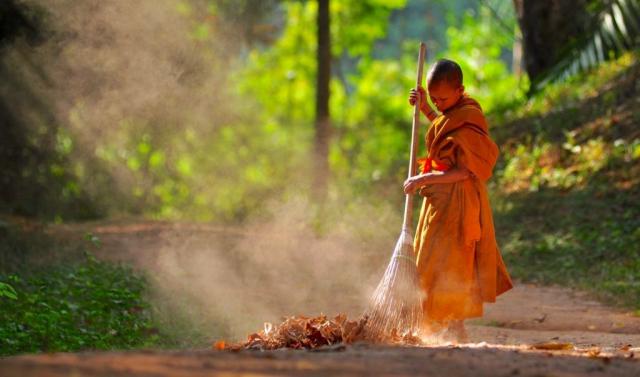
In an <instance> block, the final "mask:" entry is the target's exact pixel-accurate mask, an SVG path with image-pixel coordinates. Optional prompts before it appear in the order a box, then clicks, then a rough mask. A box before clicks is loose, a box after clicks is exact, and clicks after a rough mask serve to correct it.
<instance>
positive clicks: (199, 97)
mask: <svg viewBox="0 0 640 377" xmlns="http://www.w3.org/2000/svg"><path fill="white" fill-rule="evenodd" d="M179 3H180V2H177V1H174V0H137V1H125V0H108V1H105V0H83V1H76V0H21V1H20V4H21V7H22V8H24V9H25V12H27V13H29V12H30V13H29V14H31V13H33V14H37V15H39V16H37V17H36V16H34V19H36V20H38V21H37V22H36V24H37V25H38V27H39V28H40V29H42V31H41V32H40V38H39V39H38V41H37V43H32V42H30V41H28V40H26V39H25V38H17V39H16V40H15V42H12V43H11V44H10V45H7V46H3V49H2V51H1V53H0V79H2V80H1V81H0V96H1V99H2V100H3V101H4V102H6V103H7V107H8V108H10V109H11V112H12V115H11V116H12V118H11V119H15V121H16V122H19V123H20V125H19V127H17V128H18V129H19V130H21V132H23V133H24V134H29V133H30V134H34V135H42V134H43V133H46V134H47V135H49V136H48V137H47V138H42V137H41V139H40V140H39V141H38V142H39V143H46V144H49V145H50V148H51V149H56V148H60V147H61V145H62V146H63V145H64V143H60V142H58V141H57V138H58V137H59V135H58V130H62V131H64V133H65V134H68V135H70V137H71V139H72V140H73V148H70V152H64V153H69V155H65V158H67V159H68V160H69V161H70V164H69V165H70V166H72V168H71V169H70V170H72V171H74V172H75V173H76V174H79V175H84V176H88V177H89V178H88V179H84V181H83V182H81V185H82V188H83V190H86V191H87V192H89V193H90V194H92V195H91V198H92V199H93V200H94V201H99V200H104V199H105V198H108V197H110V196H113V194H114V193H117V192H122V193H127V195H131V194H130V193H131V191H132V190H131V187H132V186H133V184H134V183H136V182H134V180H135V179H138V181H139V178H136V177H135V176H133V175H132V172H131V169H130V168H128V167H127V166H126V165H125V164H120V165H118V164H115V163H111V164H110V165H109V166H107V164H105V163H104V160H105V159H109V158H111V157H104V156H105V152H104V151H105V150H108V151H116V153H119V155H118V157H117V158H118V159H120V160H122V159H126V158H128V156H127V155H126V154H127V153H129V154H130V153H131V152H130V150H131V149H132V147H131V145H132V144H133V143H135V142H136V141H138V139H139V138H140V137H141V136H142V135H144V134H151V135H152V136H153V141H154V144H156V146H158V145H159V147H161V148H164V149H165V151H166V152H167V159H170V158H171V154H172V148H174V145H176V144H178V143H175V141H176V140H180V138H184V137H185V136H184V135H185V134H186V133H187V132H191V133H192V134H193V135H197V137H198V138H201V139H206V138H207V137H211V135H215V131H216V129H217V128H219V126H220V125H224V124H228V123H229V122H231V121H232V120H235V119H236V118H237V117H238V114H237V111H236V110H234V109H235V108H237V106H236V107H235V108H234V106H233V102H234V101H237V96H234V95H232V94H231V93H230V91H231V90H232V86H231V85H229V84H228V82H227V81H228V79H229V75H230V72H231V70H232V66H233V64H234V59H237V58H238V57H239V54H238V51H239V50H240V49H241V48H242V47H241V46H242V43H240V42H239V41H238V40H234V39H233V37H232V36H233V35H234V33H233V32H230V31H229V30H225V33H224V38H216V36H217V34H216V33H217V30H216V28H217V27H218V28H223V27H224V28H227V29H228V28H230V27H231V28H232V27H233V25H228V24H226V23H223V22H222V21H221V22H217V23H216V22H215V21H216V20H215V18H213V17H211V16H210V15H209V14H208V13H207V10H206V6H207V2H206V1H204V0H191V1H187V2H185V4H188V5H189V7H190V9H191V11H188V10H187V11H180V10H179V9H178V8H179V7H178V5H179ZM198 25H207V27H208V28H209V30H210V32H209V37H206V38H204V37H203V38H200V39H198V38H195V37H194V30H195V29H196V28H197V27H198ZM220 34H221V33H220ZM238 38H241V37H240V36H238ZM27 129H28V130H29V131H28V132H26V131H25V130H27ZM39 148H42V149H44V147H42V146H39ZM62 148H63V149H64V148H66V147H64V146H63V147H62ZM109 153H111V152H109ZM101 168H102V170H100V169H101ZM99 172H100V174H102V175H103V176H104V177H103V179H99V180H98V179H92V178H93V177H92V176H96V177H97V176H98V175H99V174H98V173H99ZM105 182H106V184H108V185H109V186H110V187H105ZM137 183H140V182H137ZM108 194H110V195H108ZM101 198H102V199H101ZM109 205H112V206H114V207H116V208H117V205H118V204H117V200H114V203H108V204H106V206H109Z"/></svg>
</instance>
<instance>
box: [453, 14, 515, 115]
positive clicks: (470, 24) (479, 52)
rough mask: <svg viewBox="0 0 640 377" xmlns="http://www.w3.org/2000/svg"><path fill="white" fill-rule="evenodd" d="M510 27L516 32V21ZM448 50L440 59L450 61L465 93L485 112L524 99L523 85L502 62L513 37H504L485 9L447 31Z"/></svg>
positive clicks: (510, 46)
mask: <svg viewBox="0 0 640 377" xmlns="http://www.w3.org/2000/svg"><path fill="white" fill-rule="evenodd" d="M509 27H511V28H512V30H514V31H515V30H516V24H515V18H513V17H512V18H511V19H510V25H509ZM447 36H448V38H449V41H450V42H449V49H448V50H447V51H445V52H443V53H442V54H441V57H446V58H448V59H452V60H454V61H456V62H458V64H460V67H461V68H462V72H463V75H464V85H465V87H466V89H467V92H468V93H470V94H471V95H472V96H473V97H474V98H476V99H478V101H479V102H480V104H481V105H482V107H483V109H484V110H485V111H486V112H492V111H500V110H502V109H503V108H504V107H507V106H508V105H509V104H511V103H519V102H520V101H522V100H523V99H524V98H525V90H526V87H525V85H526V81H520V80H519V79H518V78H517V77H516V76H515V75H514V74H512V73H511V71H510V68H509V66H508V65H507V64H506V63H505V61H504V60H503V56H504V55H505V51H510V50H511V48H512V45H513V38H514V36H513V33H512V34H510V35H509V34H506V33H505V32H504V30H503V28H501V27H500V25H499V24H497V23H496V22H495V21H494V20H493V19H492V16H491V14H490V11H489V9H488V8H487V7H486V6H481V7H480V9H479V11H478V14H475V13H472V12H471V11H468V12H466V13H465V15H464V17H463V19H462V25H460V26H459V27H455V26H450V27H449V28H448V29H447Z"/></svg>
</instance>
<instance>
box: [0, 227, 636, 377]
mask: <svg viewBox="0 0 640 377" xmlns="http://www.w3.org/2000/svg"><path fill="white" fill-rule="evenodd" d="M61 231H69V232H71V233H73V234H81V233H84V232H85V231H91V232H93V233H95V234H99V235H100V237H101V240H102V242H103V244H104V248H103V250H104V249H106V250H111V251H113V253H115V250H121V252H122V253H126V250H127V247H126V246H129V247H133V246H132V245H135V247H136V248H140V245H141V244H146V245H151V247H150V248H149V249H152V248H153V247H152V246H153V244H154V243H161V242H163V237H162V236H161V234H165V235H166V234H167V232H170V233H171V237H172V238H174V239H175V235H176V234H182V233H188V234H190V236H191V237H192V236H193V234H194V233H197V232H198V231H204V232H207V233H208V234H210V233H211V232H214V231H215V232H219V233H220V234H226V235H228V236H229V237H231V238H233V237H234V233H233V231H231V230H229V229H221V228H215V229H214V228H207V227H206V226H194V225H176V224H169V223H153V224H149V223H145V224H127V225H126V226H121V225H104V224H101V225H96V224H86V225H83V226H82V227H80V228H79V227H78V226H75V227H71V228H68V229H67V228H64V227H62V228H57V229H56V232H58V233H60V232H61ZM116 246H117V247H116ZM113 253H112V254H111V257H112V258H115V259H127V255H125V254H122V255H116V254H113ZM136 255H138V257H143V256H145V255H146V254H145V253H144V252H142V251H141V252H140V253H138V254H136ZM129 256H130V255H129ZM134 262H135V258H134ZM468 329H469V335H470V342H471V343H469V344H463V345H457V346H456V345H451V344H439V345H433V344H431V345H428V346H423V347H395V346H394V347H391V346H374V345H370V344H363V343H356V344H352V345H346V346H343V345H337V346H335V345H334V346H332V347H326V348H321V349H318V350H315V351H292V350H279V351H269V352H261V351H242V352H229V351H214V350H211V349H195V350H181V351H157V350H148V351H128V352H83V353H77V354H62V353H60V354H46V355H23V356H14V357H7V358H0V371H2V373H1V375H2V376H5V377H13V376H19V377H30V376H42V377H46V376H183V375H184V376H186V375H189V376H213V375H216V376H240V375H246V376H272V375H285V376H302V375H304V376H325V375H344V376H359V375H363V376H364V375H366V376H369V375H394V376H409V375H446V376H447V377H457V376H625V377H626V376H640V360H637V357H640V318H638V317H637V316H635V315H633V314H632V313H630V312H625V311H624V310H621V309H617V308H611V307H607V306H605V305H603V304H601V303H599V302H596V301H593V300H592V299H591V298H590V296H589V295H588V294H586V293H583V292H577V291H573V290H570V289H566V288H560V287H540V286H535V285H531V284H523V283H518V284H516V287H515V288H514V289H513V290H512V291H510V292H507V293H506V294H504V295H502V296H501V297H499V299H498V302H497V303H496V304H493V305H489V306H487V309H486V313H485V315H484V317H483V318H482V319H478V320H474V321H471V322H470V323H469V324H468ZM554 348H555V349H554ZM636 354H637V356H636Z"/></svg>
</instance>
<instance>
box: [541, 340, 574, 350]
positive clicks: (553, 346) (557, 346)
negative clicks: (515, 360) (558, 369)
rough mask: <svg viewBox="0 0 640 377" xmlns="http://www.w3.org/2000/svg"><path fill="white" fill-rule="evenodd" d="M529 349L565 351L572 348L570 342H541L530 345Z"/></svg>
mask: <svg viewBox="0 0 640 377" xmlns="http://www.w3.org/2000/svg"><path fill="white" fill-rule="evenodd" d="M531 349H535V350H545V351H567V350H573V344H572V343H560V342H542V343H536V344H532V345H531Z"/></svg>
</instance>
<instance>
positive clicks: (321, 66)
mask: <svg viewBox="0 0 640 377" xmlns="http://www.w3.org/2000/svg"><path fill="white" fill-rule="evenodd" d="M317 25H318V30H317V38H318V48H317V61H318V72H317V80H316V82H317V85H316V116H315V139H314V164H315V169H314V175H313V176H314V181H315V182H314V191H315V194H316V196H317V197H316V199H320V200H321V199H323V198H324V197H325V196H326V190H327V181H328V178H329V160H328V157H329V156H328V154H329V137H330V133H331V117H330V113H329V96H330V92H329V83H330V81H331V36H330V35H331V33H330V26H331V22H330V16H329V0H318V16H317Z"/></svg>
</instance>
